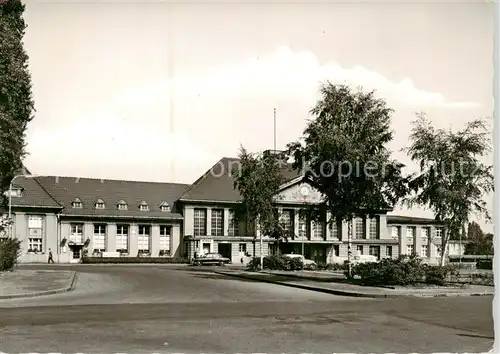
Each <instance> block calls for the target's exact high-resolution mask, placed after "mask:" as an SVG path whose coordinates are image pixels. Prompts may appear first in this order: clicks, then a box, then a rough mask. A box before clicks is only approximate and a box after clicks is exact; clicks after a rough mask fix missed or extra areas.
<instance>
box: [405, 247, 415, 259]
mask: <svg viewBox="0 0 500 354" xmlns="http://www.w3.org/2000/svg"><path fill="white" fill-rule="evenodd" d="M413 253H414V247H413V245H407V246H406V254H407V255H408V256H410V255H412V254H413Z"/></svg>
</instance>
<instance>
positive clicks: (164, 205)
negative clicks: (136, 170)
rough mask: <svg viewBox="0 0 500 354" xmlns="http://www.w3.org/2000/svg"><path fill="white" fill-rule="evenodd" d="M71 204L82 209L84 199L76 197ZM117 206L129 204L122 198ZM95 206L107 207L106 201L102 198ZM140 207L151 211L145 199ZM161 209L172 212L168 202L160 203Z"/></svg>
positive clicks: (123, 207) (124, 207) (120, 207)
mask: <svg viewBox="0 0 500 354" xmlns="http://www.w3.org/2000/svg"><path fill="white" fill-rule="evenodd" d="M71 206H72V207H73V208H74V209H82V208H83V203H82V201H81V200H80V199H79V198H75V199H74V200H73V201H72V202H71ZM116 207H117V208H118V210H128V204H127V203H126V202H125V201H124V200H120V201H119V202H118V203H117V204H116ZM94 208H95V209H106V203H104V201H103V200H102V199H98V200H97V201H96V202H95V203H94ZM138 208H139V210H141V211H149V205H148V203H146V202H145V201H142V202H140V203H139V206H138ZM160 210H161V211H165V212H170V205H169V204H168V203H167V202H162V203H161V204H160Z"/></svg>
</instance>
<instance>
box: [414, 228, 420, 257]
mask: <svg viewBox="0 0 500 354" xmlns="http://www.w3.org/2000/svg"><path fill="white" fill-rule="evenodd" d="M413 230H414V231H415V234H414V235H413V249H414V251H415V253H416V254H417V255H418V256H419V257H422V227H421V226H415V228H414V229H413Z"/></svg>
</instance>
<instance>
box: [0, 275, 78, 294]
mask: <svg viewBox="0 0 500 354" xmlns="http://www.w3.org/2000/svg"><path fill="white" fill-rule="evenodd" d="M75 284H76V272H73V271H59V270H30V269H19V268H18V269H16V270H14V271H12V272H2V273H0V299H15V298H23V297H35V296H42V295H52V294H59V293H63V292H66V291H71V290H73V289H74V287H75Z"/></svg>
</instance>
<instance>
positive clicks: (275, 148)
mask: <svg viewBox="0 0 500 354" xmlns="http://www.w3.org/2000/svg"><path fill="white" fill-rule="evenodd" d="M274 151H276V108H274Z"/></svg>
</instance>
